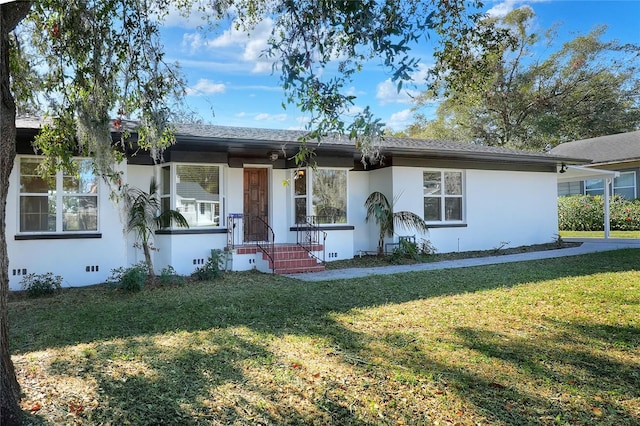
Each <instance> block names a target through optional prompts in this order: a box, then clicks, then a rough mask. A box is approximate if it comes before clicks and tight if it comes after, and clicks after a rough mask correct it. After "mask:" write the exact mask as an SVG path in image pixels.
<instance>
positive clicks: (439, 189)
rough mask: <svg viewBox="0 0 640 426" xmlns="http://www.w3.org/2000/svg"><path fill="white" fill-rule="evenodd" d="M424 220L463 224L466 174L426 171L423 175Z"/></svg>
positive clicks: (454, 171) (447, 171) (453, 171)
mask: <svg viewBox="0 0 640 426" xmlns="http://www.w3.org/2000/svg"><path fill="white" fill-rule="evenodd" d="M422 181H423V184H422V186H423V193H424V220H425V221H426V222H461V221H462V220H463V218H464V200H463V190H464V188H463V181H464V174H463V172H462V171H456V170H425V171H424V172H423V175H422Z"/></svg>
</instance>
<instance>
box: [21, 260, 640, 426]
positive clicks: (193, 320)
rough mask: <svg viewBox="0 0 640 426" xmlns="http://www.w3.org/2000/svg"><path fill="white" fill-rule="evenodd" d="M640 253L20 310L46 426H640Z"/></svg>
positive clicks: (86, 297)
mask: <svg viewBox="0 0 640 426" xmlns="http://www.w3.org/2000/svg"><path fill="white" fill-rule="evenodd" d="M639 260H640V253H639V252H638V251H637V250H621V251H615V252H607V253H598V254H591V255H585V256H579V257H568V258H560V259H549V260H544V261H536V262H522V263H514V264H504V265H493V266H484V267H477V268H463V269H457V270H442V271H429V272H420V273H409V274H402V275H392V276H375V277H367V278H366V279H353V280H348V281H347V280H345V281H331V282H320V283H313V284H310V283H304V282H300V281H297V280H293V279H288V278H285V277H279V276H271V275H262V274H259V273H231V274H226V275H224V277H223V278H222V279H220V280H217V281H215V282H209V283H194V284H188V285H185V286H181V287H165V288H155V289H146V290H144V291H142V292H141V293H137V294H125V293H119V292H114V291H112V290H109V289H108V288H106V287H93V288H83V289H71V290H66V291H64V292H63V293H62V294H59V295H56V296H53V297H47V298H41V299H27V298H24V297H23V296H22V295H13V296H12V298H11V300H10V304H9V309H10V319H11V329H10V334H11V343H12V350H13V354H14V355H13V361H14V364H15V366H16V369H17V372H18V376H19V381H20V383H21V385H22V391H23V393H24V397H23V401H22V406H23V408H24V410H25V411H26V412H30V413H31V414H30V419H29V421H30V422H31V423H33V424H74V423H82V424H85V425H87V424H88V425H93V424H187V425H189V424H238V425H244V424H322V425H325V424H336V425H343V424H361V425H374V424H376V425H377V424H392V425H402V424H461V425H467V424H469V425H471V424H473V425H476V424H503V425H508V424H514V425H515V424H518V425H520V424H560V425H563V424H587V425H588V424H594V425H595V424H598V425H600V424H605V425H606V424H609V425H625V424H628V425H631V424H640V368H639V365H640V272H638V271H637V270H636V269H637V267H638V264H639Z"/></svg>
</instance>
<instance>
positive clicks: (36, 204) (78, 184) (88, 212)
mask: <svg viewBox="0 0 640 426" xmlns="http://www.w3.org/2000/svg"><path fill="white" fill-rule="evenodd" d="M74 161H75V162H76V166H77V169H78V173H77V174H76V175H69V174H67V173H63V172H58V173H56V174H55V175H52V176H45V177H43V176H41V174H40V173H39V171H38V166H39V165H40V159H38V158H33V157H23V158H21V159H20V166H19V167H20V219H19V221H20V225H19V229H20V232H24V233H65V232H69V233H72V232H92V231H97V230H98V180H97V178H96V175H95V173H94V172H93V165H92V162H91V160H86V159H84V160H82V159H79V160H74Z"/></svg>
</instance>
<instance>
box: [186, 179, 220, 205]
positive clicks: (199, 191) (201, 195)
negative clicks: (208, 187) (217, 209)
mask: <svg viewBox="0 0 640 426" xmlns="http://www.w3.org/2000/svg"><path fill="white" fill-rule="evenodd" d="M176 192H177V193H178V195H179V196H180V197H182V198H188V199H195V200H198V201H218V200H219V196H218V194H211V193H210V192H207V191H205V190H204V188H203V187H202V186H200V184H199V183H197V182H178V183H176Z"/></svg>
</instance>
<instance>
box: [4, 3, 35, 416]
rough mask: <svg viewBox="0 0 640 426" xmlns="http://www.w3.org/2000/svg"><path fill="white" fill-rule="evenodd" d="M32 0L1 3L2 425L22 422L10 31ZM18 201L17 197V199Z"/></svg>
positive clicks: (14, 137) (14, 120)
mask: <svg viewBox="0 0 640 426" xmlns="http://www.w3.org/2000/svg"><path fill="white" fill-rule="evenodd" d="M30 8H31V3H30V2H10V3H5V4H3V5H1V6H0V424H1V425H2V426H7V425H18V424H20V422H21V417H22V412H21V410H20V406H19V404H18V402H19V401H20V385H19V384H18V380H17V379H16V373H15V370H14V368H13V362H11V352H10V351H9V321H8V320H9V312H8V298H9V255H8V253H7V234H6V232H7V230H6V225H5V223H6V212H7V194H8V192H9V176H10V175H11V170H12V169H13V163H14V160H15V157H16V105H15V102H14V100H13V95H12V94H11V90H10V80H9V76H10V70H9V33H10V32H11V31H13V29H14V28H15V26H16V25H17V24H18V23H19V22H20V21H21V20H22V19H24V17H25V16H26V15H27V13H28V12H29V9H30ZM14 201H17V200H14Z"/></svg>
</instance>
